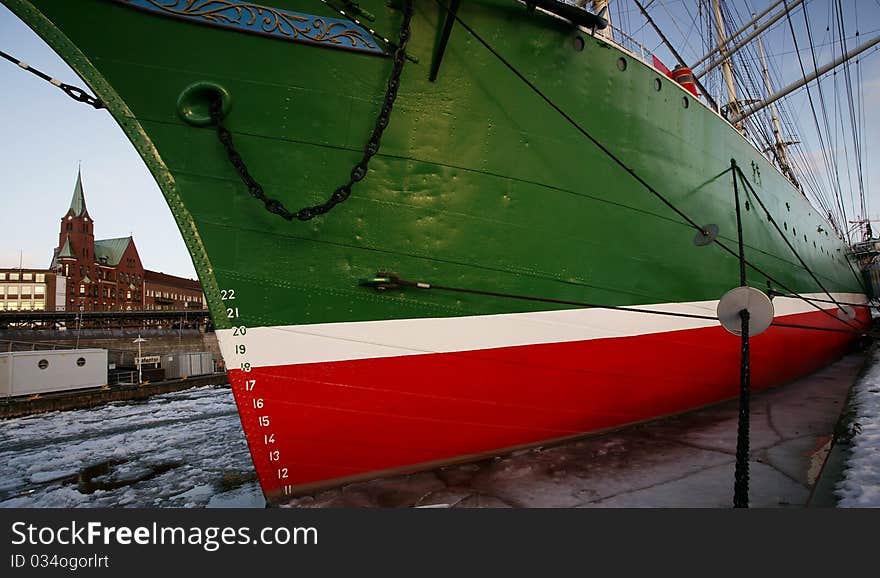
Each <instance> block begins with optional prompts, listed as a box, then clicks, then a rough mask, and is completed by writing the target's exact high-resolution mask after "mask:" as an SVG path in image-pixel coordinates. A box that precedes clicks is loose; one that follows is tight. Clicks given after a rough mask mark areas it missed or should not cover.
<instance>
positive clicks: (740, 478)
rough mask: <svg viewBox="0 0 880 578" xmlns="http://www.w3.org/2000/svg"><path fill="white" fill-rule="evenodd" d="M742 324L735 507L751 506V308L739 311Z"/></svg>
mask: <svg viewBox="0 0 880 578" xmlns="http://www.w3.org/2000/svg"><path fill="white" fill-rule="evenodd" d="M739 316H740V319H741V320H742V321H741V324H742V336H741V339H740V366H739V412H738V420H737V433H736V466H735V469H734V473H733V507H734V508H748V507H749V418H750V411H749V392H750V390H751V366H750V364H749V310H748V309H743V310H742V311H740V312H739Z"/></svg>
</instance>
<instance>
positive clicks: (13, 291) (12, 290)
mask: <svg viewBox="0 0 880 578" xmlns="http://www.w3.org/2000/svg"><path fill="white" fill-rule="evenodd" d="M6 291H7V293H8V295H9V298H10V299H18V285H10V286H9V289H7V290H6Z"/></svg>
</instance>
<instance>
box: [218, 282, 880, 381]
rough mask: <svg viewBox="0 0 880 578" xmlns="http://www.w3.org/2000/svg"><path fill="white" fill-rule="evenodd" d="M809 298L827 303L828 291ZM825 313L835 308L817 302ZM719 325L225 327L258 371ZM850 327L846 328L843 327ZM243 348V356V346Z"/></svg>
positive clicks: (484, 320)
mask: <svg viewBox="0 0 880 578" xmlns="http://www.w3.org/2000/svg"><path fill="white" fill-rule="evenodd" d="M805 297H807V298H813V299H828V296H827V295H824V294H821V293H819V294H808V295H805ZM834 298H835V299H837V300H839V301H841V302H846V303H864V302H865V301H866V298H865V296H864V295H861V294H850V293H838V294H835V295H834ZM814 303H815V305H816V306H819V307H822V308H823V309H834V308H835V306H834V304H832V303H823V302H814ZM717 306H718V301H717V300H714V301H699V302H693V303H660V304H652V305H639V306H637V307H638V308H639V309H648V310H655V311H666V312H672V313H687V314H696V315H709V316H713V317H714V316H715V309H716V307H717ZM773 306H774V309H775V316H776V318H779V317H783V316H786V315H796V314H799V313H810V312H814V311H817V309H816V307H814V306H813V305H811V304H810V303H807V302H805V301H804V300H802V299H797V298H785V297H776V298H775V299H774V300H773ZM718 325H719V323H718V322H717V321H713V320H708V319H693V318H688V317H674V316H669V315H656V314H651V313H635V312H631V311H620V310H614V309H598V308H594V309H565V310H561V311H533V312H528V313H505V314H498V315H479V316H471V317H442V318H425V319H391V320H385V321H357V322H344V323H319V324H313V325H288V326H274V327H248V328H247V333H246V335H244V336H241V335H233V330H232V329H220V330H218V331H217V336H218V338H219V341H220V350H221V352H222V353H223V358H224V359H225V361H226V366H227V368H229V369H235V368H238V367H239V366H240V364H241V363H243V362H247V363H249V364H250V365H251V367H265V366H276V365H293V364H301V363H319V362H328V361H348V360H354V359H370V358H376V357H395V356H401V355H422V354H429V353H450V352H456V351H474V350H480V349H495V348H500V347H512V346H520V345H538V344H545V343H565V342H572V341H585V340H590V339H606V338H613V337H630V336H635V335H647V334H652V333H665V332H668V331H681V330H684V329H698V328H703V327H715V326H718ZM841 327H842V328H843V327H844V326H843V325H841ZM240 345H244V346H245V349H244V352H241V351H240V350H241V348H240V347H239V348H238V349H239V351H238V352H237V351H236V346H240Z"/></svg>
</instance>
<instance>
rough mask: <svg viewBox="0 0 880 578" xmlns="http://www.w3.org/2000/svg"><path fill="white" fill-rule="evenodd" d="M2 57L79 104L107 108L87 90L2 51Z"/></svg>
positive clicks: (0, 55) (0, 54) (0, 53)
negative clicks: (62, 80) (55, 87)
mask: <svg viewBox="0 0 880 578" xmlns="http://www.w3.org/2000/svg"><path fill="white" fill-rule="evenodd" d="M0 57H3V58H5V59H6V60H8V61H9V62H11V63H13V64H15V65H16V66H18V67H20V68H21V69H22V70H27V71H28V72H30V73H31V74H34V75H36V76H39V77H40V78H42V79H43V80H45V81H46V82H48V83H49V84H52V85H53V86H57V87H58V88H60V89H61V90H62V91H64V93H65V94H67V96H69V97H70V98H72V99H73V100H75V101H77V102H82V103H85V104H88V105H89V106H92V107H94V108H96V109H97V108H107V107H106V106H104V103H103V102H102V101H101V99H100V98H95V97H94V96H92V95H90V94H89V93H87V92H86V91H85V90H83V89H81V88H80V87H78V86H73V85H71V84H67V83H64V82H61V81H60V80H58V79H56V78H52V77H51V76H49V75H48V74H46V73H45V72H42V71H40V70H37V69H36V68H33V67H32V66H30V65H29V64H27V63H26V62H22V61H21V60H19V59H17V58H15V57H14V56H12V55H11V54H6V53H5V52H3V51H2V50H0Z"/></svg>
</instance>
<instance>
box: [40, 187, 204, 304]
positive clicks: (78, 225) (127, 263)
mask: <svg viewBox="0 0 880 578" xmlns="http://www.w3.org/2000/svg"><path fill="white" fill-rule="evenodd" d="M94 227H95V223H94V221H93V220H92V218H91V216H90V215H89V211H88V208H87V207H86V199H85V194H84V192H83V185H82V174H81V173H78V174H77V177H76V186H75V187H74V190H73V198H72V199H71V201H70V208H69V209H67V212H66V213H65V214H64V216H63V217H62V218H61V231H60V232H59V234H58V247H56V248H55V251H54V254H53V257H52V264H51V265H50V270H51V271H52V272H54V273H56V274H57V275H59V276H63V277H65V278H66V285H67V287H66V291H64V293H65V294H66V296H65V300H66V303H65V307H63V309H66V310H68V311H70V310H73V311H77V310H81V311H119V310H132V309H149V310H155V309H174V310H180V309H188V308H198V309H202V308H204V307H205V299H204V296H203V295H202V288H201V285H200V284H199V282H198V281H196V280H194V279H185V278H182V277H175V276H173V275H167V274H165V273H159V272H156V271H150V270H147V269H144V266H143V263H141V258H140V256H139V255H138V251H137V247H135V244H134V239H133V238H132V237H120V238H117V239H95V230H94Z"/></svg>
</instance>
